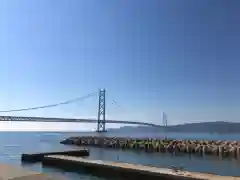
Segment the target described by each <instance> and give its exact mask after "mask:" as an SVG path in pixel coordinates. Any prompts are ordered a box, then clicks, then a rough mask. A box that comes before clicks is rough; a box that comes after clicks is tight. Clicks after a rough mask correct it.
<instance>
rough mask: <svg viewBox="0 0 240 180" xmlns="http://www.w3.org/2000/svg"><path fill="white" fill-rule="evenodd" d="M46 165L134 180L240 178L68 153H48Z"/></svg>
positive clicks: (214, 179) (235, 179) (228, 179)
mask: <svg viewBox="0 0 240 180" xmlns="http://www.w3.org/2000/svg"><path fill="white" fill-rule="evenodd" d="M42 164H43V165H45V166H53V167H57V168H61V169H63V170H69V171H75V172H82V170H84V171H85V172H90V173H91V174H95V175H100V176H104V177H122V178H123V179H132V180H137V179H138V180H145V179H146V178H150V179H151V180H159V179H161V180H240V177H230V176H218V175H214V174H207V173H196V172H188V171H183V170H179V169H174V168H168V169H167V168H158V167H150V166H143V165H138V164H129V163H123V162H110V161H102V160H90V159H86V158H81V157H73V156H66V155H47V156H44V157H43V159H42Z"/></svg>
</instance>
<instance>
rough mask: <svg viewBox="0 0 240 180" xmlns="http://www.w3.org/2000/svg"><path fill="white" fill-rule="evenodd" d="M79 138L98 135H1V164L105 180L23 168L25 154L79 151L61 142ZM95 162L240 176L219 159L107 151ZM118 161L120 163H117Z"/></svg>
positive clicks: (231, 163)
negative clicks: (72, 137)
mask: <svg viewBox="0 0 240 180" xmlns="http://www.w3.org/2000/svg"><path fill="white" fill-rule="evenodd" d="M76 135H79V136H81V135H98V134H97V133H94V132H89V133H87V132H85V133H83V132H74V133H73V132H71V133H70V132H0V162H1V163H8V164H13V165H21V166H24V167H27V168H28V169H31V170H34V171H39V172H47V173H57V174H59V173H60V174H62V175H64V176H66V177H67V178H69V179H72V180H76V179H82V180H100V179H104V178H100V177H95V176H94V175H90V174H84V173H82V174H77V173H72V172H65V171H62V170H59V169H54V168H46V167H42V166H41V164H40V163H38V164H21V154H22V153H28V152H29V153H30V152H46V151H59V150H67V149H78V148H79V147H76V146H67V145H62V144H60V143H59V142H60V141H61V140H63V139H65V138H67V137H69V136H76ZM104 135H106V136H119V137H123V136H132V137H164V136H165V135H166V134H151V133H132V134H128V135H126V133H124V134H121V133H106V134H104ZM167 136H168V137H169V138H176V139H213V140H240V134H230V135H229V134H228V135H226V134H225V135H219V134H190V133H168V134H167ZM90 151H91V154H90V157H89V158H91V159H103V160H112V161H125V162H130V163H138V164H145V165H153V166H158V167H168V166H179V167H183V168H184V169H186V170H188V171H198V172H211V173H215V174H219V175H232V176H240V160H235V159H224V160H222V159H219V158H218V157H209V156H204V157H202V156H198V155H193V156H189V155H181V156H179V155H178V156H172V155H171V154H161V153H151V154H147V153H144V152H133V151H121V150H114V149H107V150H103V149H100V148H90ZM117 157H118V160H117Z"/></svg>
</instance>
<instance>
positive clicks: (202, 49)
mask: <svg viewBox="0 0 240 180" xmlns="http://www.w3.org/2000/svg"><path fill="white" fill-rule="evenodd" d="M239 8H240V1H233V0H226V1H222V0H212V1H209V0H199V1H197V0H196V1H191V0H185V1H178V0H172V1H168V0H151V1H150V0H140V1H139V0H131V1H130V0H115V1H113V0H102V1H100V0H85V1H83V0H41V1H37V0H36V1H34V0H21V1H17V0H11V1H10V0H2V1H0V68H1V71H0V82H1V88H0V109H1V110H8V109H18V108H25V107H32V106H38V105H45V104H51V103H56V102H61V101H65V100H68V99H72V98H75V97H81V96H84V95H86V94H89V93H92V92H95V91H97V90H98V89H99V88H106V90H107V92H108V96H107V116H108V118H114V119H119V120H135V121H146V122H153V123H158V124H160V123H162V122H161V111H162V110H163V111H164V112H166V114H167V115H168V123H169V124H178V123H186V122H199V121H216V120H220V121H223V120H224V121H235V122H236V121H239V117H240V111H239V108H240V93H239V92H240V81H239V78H240V70H239V69H240V61H239V57H240V56H239V55H240V50H239V47H240V46H239V44H240V19H239V17H240V11H239ZM112 100H116V101H117V102H118V104H119V105H121V106H120V107H118V106H116V105H115V104H114V103H112ZM1 115H20V116H46V117H74V118H76V117H89V118H91V117H94V118H95V117H96V115H97V97H92V98H89V99H87V100H85V101H83V102H78V103H73V104H71V105H66V106H61V107H55V108H51V109H45V110H36V111H26V112H21V113H20V112H19V113H1ZM112 126H114V127H117V126H118V125H112ZM95 127H96V125H95V124H78V125H76V124H61V123H52V124H40V123H38V124H29V123H28V124H26V123H25V124H16V123H11V125H10V124H9V123H5V124H4V123H1V124H0V128H1V129H5V130H6V129H9V128H10V129H11V128H12V129H14V128H15V129H21V128H25V129H26V128H28V129H32V130H33V129H34V128H35V129H39V128H40V129H42V130H47V129H54V128H55V129H65V130H66V129H71V130H73V129H74V128H75V129H92V128H95ZM108 127H111V126H108Z"/></svg>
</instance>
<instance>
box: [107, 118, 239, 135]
mask: <svg viewBox="0 0 240 180" xmlns="http://www.w3.org/2000/svg"><path fill="white" fill-rule="evenodd" d="M108 131H112V132H129V131H132V132H195V133H240V123H234V122H224V121H216V122H201V123H188V124H179V125H174V126H168V127H164V126H160V127H146V126H137V127H129V126H126V127H121V128H119V129H109V130H108Z"/></svg>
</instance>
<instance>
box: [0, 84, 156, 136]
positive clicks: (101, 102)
mask: <svg viewBox="0 0 240 180" xmlns="http://www.w3.org/2000/svg"><path fill="white" fill-rule="evenodd" d="M93 95H95V93H92V94H89V95H87V96H83V97H81V98H77V99H74V100H69V101H65V102H61V103H58V104H51V105H46V106H38V107H32V108H24V109H13V110H6V111H0V113H6V112H19V111H28V110H36V109H43V108H50V107H55V106H59V105H63V104H69V103H72V102H75V101H80V100H84V99H86V98H88V97H91V96H93ZM0 121H19V122H21V121H24V122H34V121H35V122H81V123H97V132H99V133H101V132H106V124H108V123H114V124H132V125H144V126H153V127H158V126H160V125H157V124H153V123H146V122H138V121H120V120H107V119H106V90H105V89H102V90H99V95H98V114H97V119H74V118H47V117H24V116H0Z"/></svg>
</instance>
